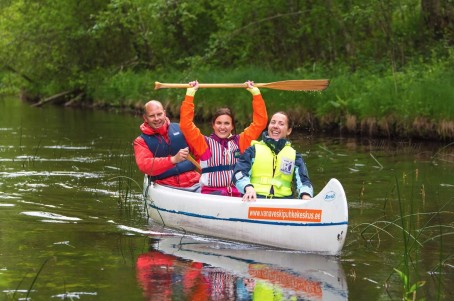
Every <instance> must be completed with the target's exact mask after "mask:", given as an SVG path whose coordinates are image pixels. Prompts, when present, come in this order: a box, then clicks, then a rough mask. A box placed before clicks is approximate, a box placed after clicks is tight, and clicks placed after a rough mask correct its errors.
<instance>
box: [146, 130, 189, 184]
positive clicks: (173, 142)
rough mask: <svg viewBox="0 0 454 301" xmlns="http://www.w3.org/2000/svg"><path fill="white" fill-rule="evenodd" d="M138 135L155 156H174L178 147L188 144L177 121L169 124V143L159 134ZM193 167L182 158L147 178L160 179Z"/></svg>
mask: <svg viewBox="0 0 454 301" xmlns="http://www.w3.org/2000/svg"><path fill="white" fill-rule="evenodd" d="M140 136H141V137H142V138H143V140H144V141H145V143H146V144H147V146H148V148H149V149H150V151H151V152H152V153H153V155H154V156H155V157H157V158H165V157H167V156H174V155H175V154H176V153H178V151H179V150H180V149H182V148H185V147H187V146H188V144H187V143H186V140H185V139H184V136H183V133H182V132H181V130H180V126H179V125H178V124H177V123H170V124H169V131H168V136H169V141H170V144H168V143H167V142H166V141H165V139H164V138H163V137H162V136H160V135H145V134H143V133H142V135H140ZM194 169H195V166H194V165H193V164H192V163H191V162H190V161H189V160H184V161H182V162H180V163H177V164H175V165H174V167H172V168H171V169H169V170H166V171H165V172H163V173H161V174H159V175H157V176H151V177H149V178H150V179H151V181H154V180H162V179H165V178H168V177H170V176H175V175H179V174H182V173H184V172H187V171H190V170H194Z"/></svg>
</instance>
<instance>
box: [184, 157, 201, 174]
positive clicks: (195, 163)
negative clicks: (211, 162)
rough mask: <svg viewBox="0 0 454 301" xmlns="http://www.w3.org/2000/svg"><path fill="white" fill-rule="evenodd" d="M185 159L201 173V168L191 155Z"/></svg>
mask: <svg viewBox="0 0 454 301" xmlns="http://www.w3.org/2000/svg"><path fill="white" fill-rule="evenodd" d="M187 159H188V160H189V161H191V163H192V164H194V165H195V167H197V169H198V170H200V171H202V167H201V166H200V164H199V162H197V161H196V160H195V159H194V158H193V157H192V156H191V154H189V155H188V157H187Z"/></svg>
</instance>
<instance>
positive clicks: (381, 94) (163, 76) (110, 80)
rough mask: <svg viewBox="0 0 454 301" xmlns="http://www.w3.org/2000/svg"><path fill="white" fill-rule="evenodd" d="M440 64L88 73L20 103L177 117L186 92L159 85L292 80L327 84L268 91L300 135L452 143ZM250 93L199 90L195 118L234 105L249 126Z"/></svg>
mask: <svg viewBox="0 0 454 301" xmlns="http://www.w3.org/2000/svg"><path fill="white" fill-rule="evenodd" d="M452 61H453V59H451V60H446V61H443V62H441V61H436V62H432V63H431V64H424V65H422V64H421V65H417V66H409V67H407V68H406V69H405V70H400V71H395V70H393V69H392V68H388V69H385V70H356V71H355V72H351V71H349V70H347V69H345V68H342V67H341V66H339V67H338V68H335V69H333V68H330V69H327V68H322V67H317V68H316V67H315V66H314V67H313V68H312V69H308V68H301V69H297V70H295V71H294V72H292V73H288V72H277V71H273V70H265V69H260V68H256V67H254V68H243V69H235V70H191V71H188V72H186V74H185V75H182V73H181V72H177V71H166V72H165V73H164V72H162V73H158V72H149V71H143V72H132V71H124V72H116V73H108V72H107V71H105V70H104V71H102V72H101V71H99V72H97V73H90V74H85V75H84V79H83V81H84V82H86V83H87V84H86V88H85V89H83V90H82V89H74V90H71V89H69V90H67V91H65V92H63V93H61V92H58V93H55V94H49V95H46V96H45V97H44V96H41V97H38V96H37V95H36V93H35V94H30V92H23V93H21V98H22V99H24V100H27V101H29V102H31V103H32V104H33V105H48V104H58V105H65V106H80V107H91V108H103V109H115V110H129V111H132V112H139V111H140V108H141V107H142V105H143V104H144V103H145V102H146V101H147V100H150V99H157V100H160V101H161V102H163V103H164V105H165V107H166V110H167V113H168V115H169V116H170V117H172V118H173V119H178V117H179V108H180V104H181V101H182V100H183V97H184V94H185V90H184V89H159V90H155V89H154V82H155V81H159V82H167V83H187V82H189V81H191V80H194V79H198V80H199V82H201V83H242V82H244V81H246V80H248V79H250V80H254V81H255V82H257V83H259V82H260V83H269V82H275V81H281V80H289V79H329V80H330V85H329V87H328V88H327V89H326V90H324V91H321V92H310V91H309V92H307V91H284V90H278V89H265V88H262V89H261V92H262V94H263V97H264V99H265V101H266V103H267V108H268V111H269V112H270V113H272V112H275V111H279V110H285V111H288V112H289V114H290V115H291V117H292V118H293V119H294V121H295V124H296V130H298V131H304V132H327V133H339V134H345V135H361V136H367V137H387V138H399V139H400V138H415V139H428V140H438V141H452V140H453V139H454V86H453V85H452V83H453V82H454V71H453V70H454V67H452V66H451V65H454V62H452ZM249 99H250V94H249V93H248V92H246V91H245V90H244V89H200V90H199V91H198V92H197V94H196V98H195V103H196V118H197V119H198V120H200V121H209V120H211V117H212V114H213V112H214V111H215V110H216V109H217V108H219V107H222V106H229V107H231V108H232V109H233V111H234V112H235V114H236V120H237V123H238V124H237V126H238V127H242V126H245V125H246V124H248V123H249V120H250V117H251V112H252V108H251V104H250V101H249Z"/></svg>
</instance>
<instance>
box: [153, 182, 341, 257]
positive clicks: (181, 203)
mask: <svg viewBox="0 0 454 301" xmlns="http://www.w3.org/2000/svg"><path fill="white" fill-rule="evenodd" d="M144 193H145V196H146V202H147V209H148V214H149V215H150V217H151V219H152V220H154V221H155V222H157V223H159V224H162V225H164V226H166V227H170V228H174V229H178V230H182V231H186V232H192V233H196V234H202V235H207V236H213V237H218V238H222V239H228V240H234V241H241V242H246V243H253V244H260V245H266V246H272V247H277V248H282V249H290V250H298V251H303V252H310V253H321V254H327V255H339V254H340V252H341V250H342V247H343V245H344V242H345V237H346V234H347V227H348V206H347V198H346V196H345V192H344V189H343V187H342V185H341V183H340V182H339V181H338V180H336V179H331V180H330V181H329V182H328V184H326V186H325V187H324V188H323V189H322V190H321V191H320V193H318V194H317V195H316V196H315V197H313V198H312V199H311V200H301V199H257V201H256V202H243V201H242V200H241V198H235V197H226V196H217V195H210V194H201V193H194V192H187V191H184V190H178V189H173V188H169V187H167V186H162V185H158V184H156V183H152V184H151V185H149V186H147V179H146V177H145V182H144Z"/></svg>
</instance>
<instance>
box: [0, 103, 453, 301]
mask: <svg viewBox="0 0 454 301" xmlns="http://www.w3.org/2000/svg"><path fill="white" fill-rule="evenodd" d="M140 123H141V119H140V117H138V116H130V115H127V114H121V113H114V112H101V111H97V112H94V111H85V110H77V109H64V108H56V107H44V108H34V107H29V106H28V105H27V104H24V103H21V102H20V101H18V100H17V99H0V300H23V299H24V298H26V297H28V298H29V299H30V300H59V299H62V300H400V299H402V296H403V293H404V289H403V284H402V282H401V280H400V278H399V277H398V274H397V273H396V272H395V270H394V269H398V270H400V271H403V272H406V273H407V274H408V275H409V277H410V278H409V279H410V280H409V282H410V285H412V284H414V283H416V282H418V281H424V282H425V283H424V285H423V286H422V287H421V288H420V289H419V290H418V291H417V297H418V298H422V297H425V298H426V299H427V300H436V299H437V298H438V297H439V299H440V300H450V299H452V298H454V294H453V292H452V289H450V288H449V285H450V284H451V285H452V283H454V259H453V257H452V254H453V251H454V235H452V234H453V233H454V229H453V228H454V224H453V220H454V219H453V211H454V206H453V195H454V194H453V193H454V176H453V174H454V147H453V146H452V145H449V142H446V143H443V144H441V143H440V144H431V143H427V142H426V143H422V142H409V141H403V142H396V141H393V142H391V141H381V140H380V141H379V140H368V139H363V140H358V139H351V138H350V139H346V138H340V137H314V136H308V135H305V134H294V135H293V137H292V138H293V140H294V143H295V145H296V147H297V149H298V150H299V151H301V152H302V153H303V155H304V157H305V160H306V162H307V165H308V169H309V172H310V176H311V178H312V181H313V183H314V186H315V189H316V191H318V190H319V189H321V188H322V186H323V185H324V183H325V182H326V181H327V180H328V179H329V178H331V177H334V178H337V179H339V180H340V181H341V183H342V184H343V185H344V189H345V191H346V194H347V198H348V200H349V217H350V220H349V222H350V225H349V232H348V235H347V240H346V244H345V246H344V250H343V253H342V256H340V258H336V257H323V256H318V255H314V254H301V253H298V252H289V251H282V250H273V249H270V248H267V247H261V246H253V245H245V244H239V243H234V242H226V241H219V240H216V239H213V238H207V237H198V236H193V235H189V234H187V235H182V233H179V232H176V231H173V230H170V229H165V228H162V227H160V226H157V225H154V224H153V223H151V222H150V221H148V219H147V216H146V213H145V212H144V205H143V200H142V198H141V191H142V187H141V183H142V175H141V174H140V173H139V172H138V170H137V168H136V166H135V162H134V156H133V152H132V145H131V142H132V140H133V139H134V138H135V137H136V136H137V135H138V134H139V132H138V126H139V124H140ZM402 216H403V217H404V218H403V223H402V218H401V217H402ZM402 229H404V231H403V230H402ZM405 250H407V252H406V251H405ZM404 254H408V256H404ZM407 268H408V270H407Z"/></svg>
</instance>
